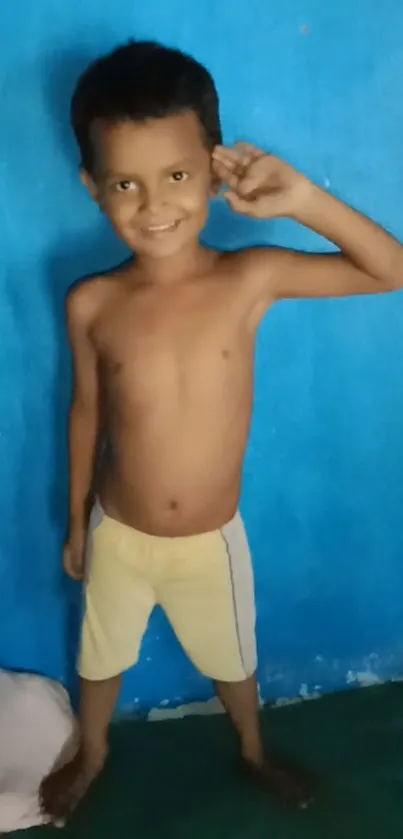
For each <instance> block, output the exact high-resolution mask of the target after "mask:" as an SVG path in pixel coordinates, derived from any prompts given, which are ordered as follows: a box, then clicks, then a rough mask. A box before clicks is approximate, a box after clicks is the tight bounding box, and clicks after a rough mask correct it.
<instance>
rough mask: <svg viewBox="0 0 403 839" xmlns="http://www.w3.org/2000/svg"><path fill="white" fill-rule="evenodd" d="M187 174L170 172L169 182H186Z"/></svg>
mask: <svg viewBox="0 0 403 839" xmlns="http://www.w3.org/2000/svg"><path fill="white" fill-rule="evenodd" d="M188 177H189V174H188V173H187V172H172V175H171V181H173V182H174V183H177V184H179V183H181V182H182V181H187V179H188Z"/></svg>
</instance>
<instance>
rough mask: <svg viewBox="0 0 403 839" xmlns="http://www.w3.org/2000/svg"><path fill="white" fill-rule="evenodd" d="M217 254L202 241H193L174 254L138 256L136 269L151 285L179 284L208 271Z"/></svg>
mask: <svg viewBox="0 0 403 839" xmlns="http://www.w3.org/2000/svg"><path fill="white" fill-rule="evenodd" d="M215 256H216V254H215V251H212V250H211V249H209V248H206V247H203V245H201V244H200V242H198V241H196V242H191V243H190V244H189V245H187V246H185V247H184V248H182V249H181V250H180V251H179V252H178V253H176V254H173V255H172V256H164V257H160V258H153V257H148V256H146V257H144V256H141V255H138V256H136V260H135V265H136V270H137V271H138V272H139V273H140V274H141V277H142V280H143V281H144V282H146V283H149V284H150V285H178V284H180V283H182V282H186V280H189V279H191V278H193V277H197V276H200V274H202V273H204V272H205V271H208V269H209V267H210V266H211V265H212V263H213V261H214V258H215Z"/></svg>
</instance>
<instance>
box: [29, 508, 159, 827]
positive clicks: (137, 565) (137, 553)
mask: <svg viewBox="0 0 403 839" xmlns="http://www.w3.org/2000/svg"><path fill="white" fill-rule="evenodd" d="M96 513H97V516H96V517H95V516H93V519H94V518H96V522H97V524H96V527H94V528H92V531H91V533H90V539H89V542H90V560H89V569H88V570H89V573H88V584H87V587H86V592H85V615H84V622H83V629H82V641H81V655H80V665H79V672H80V676H81V696H80V714H79V723H80V744H79V750H78V753H77V755H76V757H75V758H74V760H73V761H71V763H69V764H68V765H67V766H66V767H64V769H61V770H59V771H56V772H54V773H52V774H51V775H50V776H49V777H48V778H46V779H45V781H44V783H43V785H42V790H41V795H42V802H43V808H44V811H45V812H46V813H47V814H48V815H49V816H50V817H51V818H52V819H53V820H54V821H56V820H61V821H63V819H65V818H66V817H67V816H68V815H69V814H70V813H71V811H72V810H73V809H74V808H75V807H76V806H77V804H78V803H79V801H80V800H81V798H82V797H83V795H85V793H86V792H87V789H88V788H89V786H90V785H91V783H92V781H93V780H94V779H95V778H96V777H97V775H98V774H99V773H100V771H101V769H102V767H103V765H104V763H105V760H106V757H107V753H108V729H109V724H110V721H111V717H112V714H113V710H114V707H115V704H116V700H117V696H118V693H119V688H120V684H121V673H123V672H124V671H125V670H128V669H129V668H130V667H131V666H132V665H133V664H135V663H136V661H137V658H138V654H139V651H140V645H141V641H142V638H143V635H144V632H145V629H146V626H147V623H148V619H149V616H150V613H151V611H152V609H153V607H154V605H155V595H154V591H153V588H152V586H151V584H150V582H149V581H148V579H147V571H148V570H149V561H148V560H149V550H148V537H147V536H144V535H143V534H140V533H138V532H137V531H135V530H133V529H132V528H130V527H127V526H126V525H123V524H121V523H120V522H117V521H114V520H113V519H111V518H109V517H108V516H103V515H102V511H99V509H98V510H96ZM100 513H101V514H100Z"/></svg>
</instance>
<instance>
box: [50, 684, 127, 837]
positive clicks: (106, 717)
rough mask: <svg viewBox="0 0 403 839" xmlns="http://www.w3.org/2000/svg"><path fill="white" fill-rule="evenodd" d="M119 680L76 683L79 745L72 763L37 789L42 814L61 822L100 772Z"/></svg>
mask: <svg viewBox="0 0 403 839" xmlns="http://www.w3.org/2000/svg"><path fill="white" fill-rule="evenodd" d="M120 685H121V676H120V675H119V676H115V677H114V678H112V679H105V680H104V681H102V682H90V681H87V680H86V679H81V680H80V713H79V738H80V739H79V745H78V751H77V754H76V755H75V757H74V758H73V760H72V761H71V762H70V763H68V764H67V765H66V766H64V767H62V768H61V769H59V770H58V771H56V772H54V773H52V774H51V775H49V776H48V778H46V779H45V781H44V782H43V785H42V789H41V798H42V804H43V808H44V810H45V812H46V813H47V814H48V815H49V816H51V818H52V820H53V821H56V822H57V820H58V819H60V820H61V821H63V820H64V819H65V818H66V817H67V816H68V815H69V813H71V812H72V810H74V808H75V807H76V805H77V804H78V802H79V801H81V799H82V798H83V797H84V795H85V794H86V792H87V790H88V789H89V787H90V786H91V784H92V783H93V781H94V780H95V779H96V778H97V777H98V775H99V773H100V772H101V771H102V769H103V767H104V764H105V761H106V758H107V755H108V732H109V725H110V722H111V719H112V714H113V711H114V708H115V705H116V701H117V698H118V694H119V690H120Z"/></svg>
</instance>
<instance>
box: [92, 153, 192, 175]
mask: <svg viewBox="0 0 403 839" xmlns="http://www.w3.org/2000/svg"><path fill="white" fill-rule="evenodd" d="M194 162H195V159H194V157H182V158H181V159H180V160H176V161H174V162H173V163H170V164H169V166H165V167H164V169H161V173H162V174H164V175H167V174H169V173H170V172H177V171H180V170H181V169H183V168H184V167H186V166H192V165H194ZM104 178H106V179H107V180H111V179H113V180H117V181H130V180H132V181H137V180H141V176H139V175H138V174H135V173H134V172H112V171H111V170H108V169H107V170H106V171H105V172H104Z"/></svg>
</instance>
